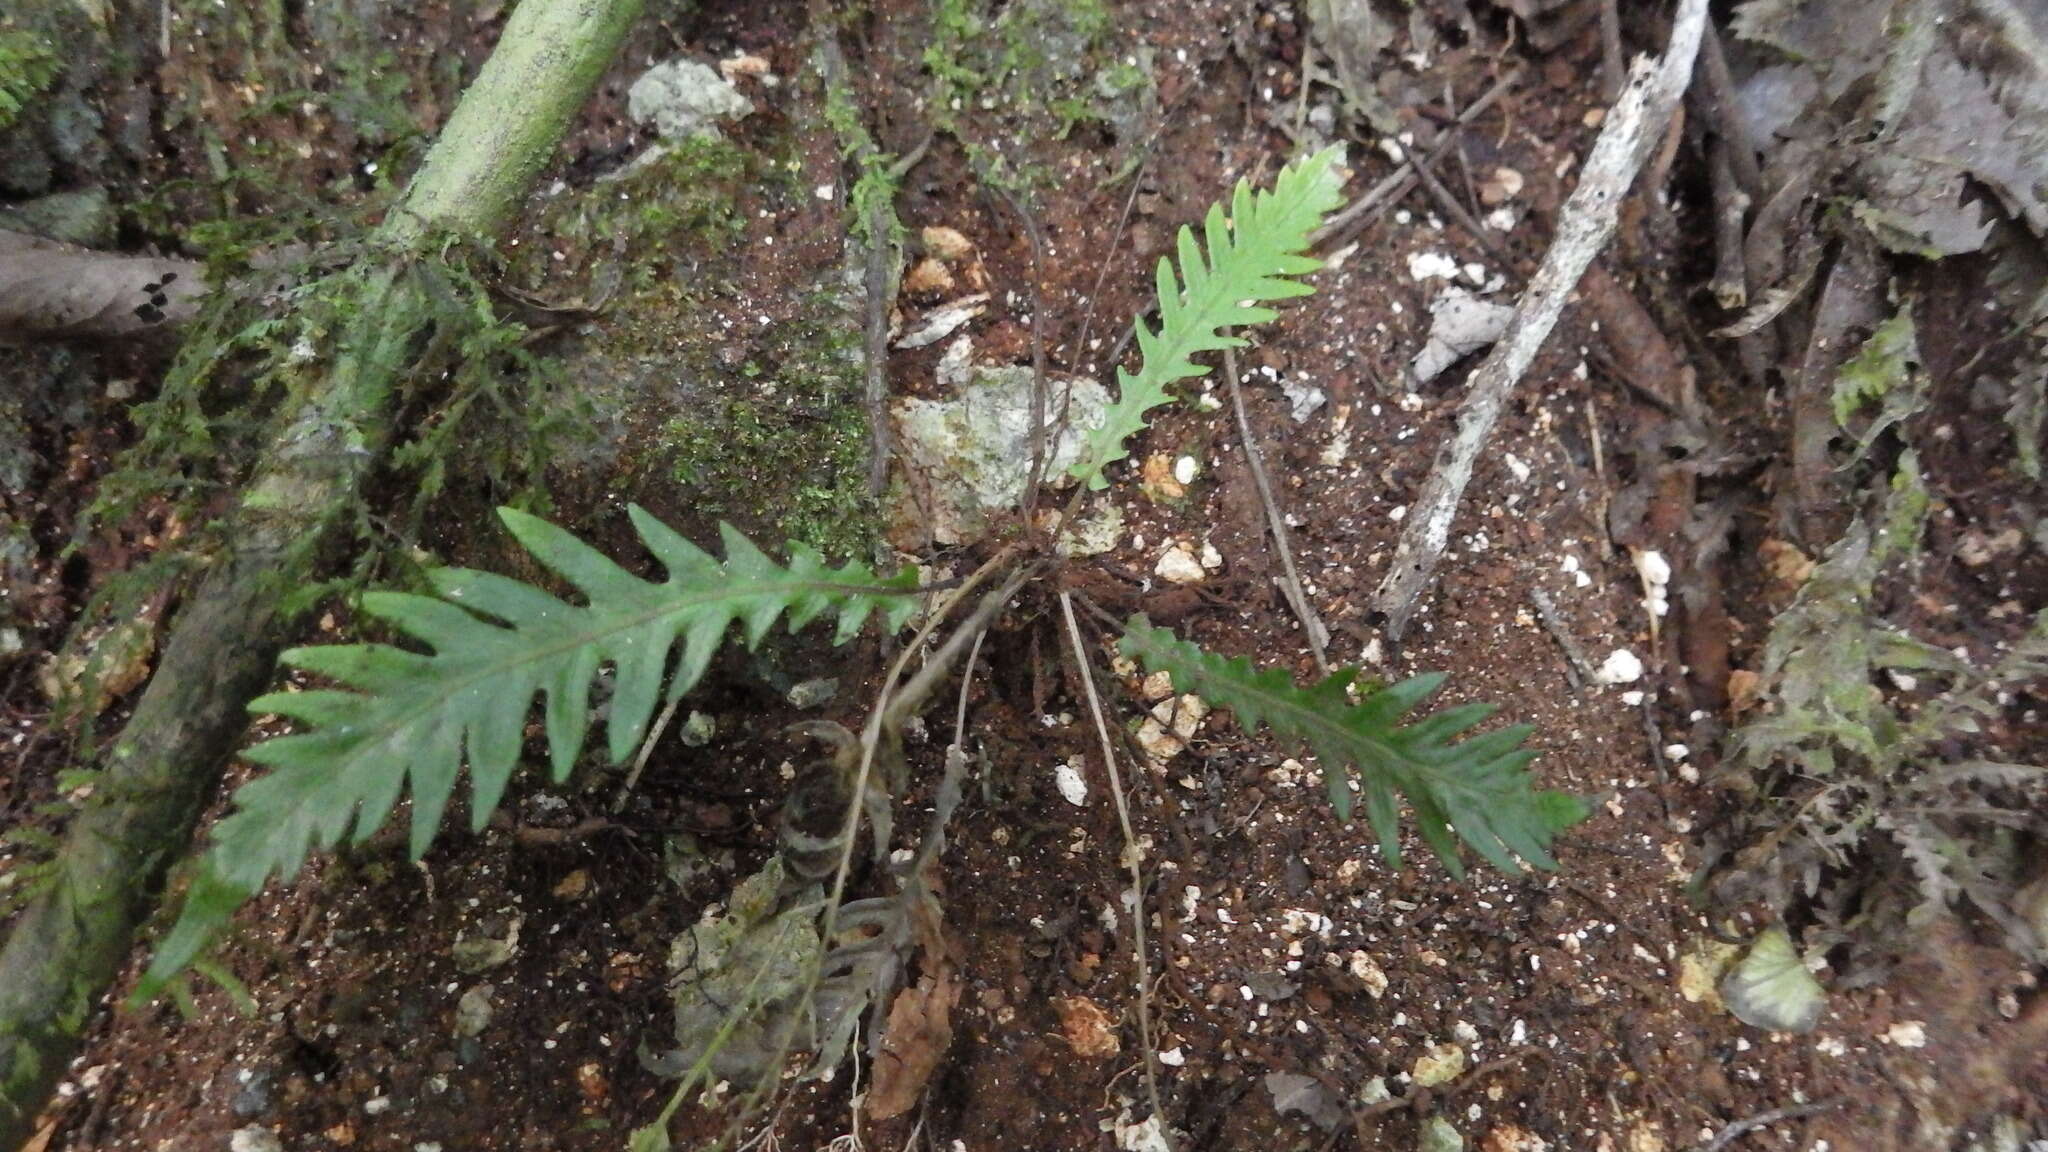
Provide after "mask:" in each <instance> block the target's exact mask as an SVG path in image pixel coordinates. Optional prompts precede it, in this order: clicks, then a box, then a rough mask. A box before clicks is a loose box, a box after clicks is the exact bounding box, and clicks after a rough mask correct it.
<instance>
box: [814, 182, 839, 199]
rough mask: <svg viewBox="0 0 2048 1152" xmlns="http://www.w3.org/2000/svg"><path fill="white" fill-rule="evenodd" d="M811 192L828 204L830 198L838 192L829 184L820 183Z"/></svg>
mask: <svg viewBox="0 0 2048 1152" xmlns="http://www.w3.org/2000/svg"><path fill="white" fill-rule="evenodd" d="M812 194H813V195H815V196H816V197H817V198H818V199H820V200H823V201H824V202H825V203H827V204H830V203H831V202H832V198H833V197H834V196H836V195H838V194H839V193H838V190H837V189H836V188H834V187H833V186H832V185H830V184H820V185H818V187H817V188H816V189H815V190H814V191H813V193H812Z"/></svg>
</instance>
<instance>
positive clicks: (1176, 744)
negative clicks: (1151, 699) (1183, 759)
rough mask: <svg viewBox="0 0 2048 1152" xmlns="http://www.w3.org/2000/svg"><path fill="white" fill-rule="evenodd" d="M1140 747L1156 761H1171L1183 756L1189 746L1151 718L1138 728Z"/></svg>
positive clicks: (1148, 717)
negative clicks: (1183, 751) (1182, 753)
mask: <svg viewBox="0 0 2048 1152" xmlns="http://www.w3.org/2000/svg"><path fill="white" fill-rule="evenodd" d="M1138 747H1140V748H1143V749H1144V750H1145V755H1147V756H1150V757H1151V758H1152V759H1154V760H1161V761H1164V760H1171V759H1173V758H1174V757H1175V756H1178V755H1180V754H1181V752H1182V750H1183V749H1185V748H1186V747H1187V745H1185V744H1183V743H1181V741H1180V738H1179V737H1177V736H1175V735H1174V734H1173V733H1171V732H1168V731H1167V730H1166V726H1165V725H1163V724H1161V723H1160V722H1159V721H1157V720H1155V719H1153V718H1152V717H1150V716H1147V717H1146V718H1145V722H1144V723H1143V724H1140V725H1139V726H1138Z"/></svg>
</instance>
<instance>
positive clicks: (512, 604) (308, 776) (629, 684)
mask: <svg viewBox="0 0 2048 1152" xmlns="http://www.w3.org/2000/svg"><path fill="white" fill-rule="evenodd" d="M499 515H500V516H501V517H502V518H503V520H504V522H505V525H506V527H507V528H508V529H510V530H511V532H512V535H513V536H514V537H515V538H516V539H518V541H519V542H520V544H522V545H524V546H525V548H526V550H527V551H529V552H531V553H532V554H533V555H534V557H535V558H536V559H538V560H539V561H540V562H541V563H542V564H544V565H546V566H547V567H548V568H549V569H551V570H552V571H553V572H554V573H555V574H556V575H558V576H560V577H561V578H562V579H563V580H565V581H567V582H568V583H569V584H570V585H572V586H573V587H574V588H575V589H576V591H577V592H578V593H579V594H580V596H581V598H582V600H583V603H580V604H573V603H570V602H569V601H566V600H562V599H560V598H557V597H556V596H553V595H551V594H549V593H548V592H545V591H543V590H541V589H539V588H536V587H534V586H533V585H530V584H523V583H521V582H519V581H517V580H512V579H509V578H507V577H504V576H498V575H494V574H492V573H489V572H478V571H473V570H470V569H464V568H447V569H441V570H438V571H436V572H433V573H431V575H430V579H431V580H432V582H433V586H434V591H435V592H436V593H438V598H437V597H433V596H417V595H412V594H408V593H400V592H372V593H368V594H366V595H365V596H364V597H363V598H362V609H363V611H365V612H367V613H368V614H370V615H372V616H375V617H377V618H379V619H382V620H384V621H387V622H388V623H390V624H391V625H393V626H394V627H396V628H397V629H398V630H399V631H401V632H403V633H404V634H406V635H407V636H409V637H411V638H412V639H414V640H416V641H418V642H419V644H420V645H422V646H423V647H425V648H427V649H430V650H431V652H422V651H413V650H410V649H406V648H399V647H394V646H391V645H384V644H343V645H329V646H324V647H316V648H294V649H292V650H290V651H288V652H286V653H284V655H283V657H282V658H281V659H282V662H283V663H285V664H288V665H290V666H292V667H295V668H299V669H302V670H304V671H307V672H312V673H315V674H317V675H319V676H321V677H323V678H325V679H328V680H332V681H334V682H336V683H337V684H339V685H341V686H342V687H341V688H338V689H319V690H314V691H306V692H277V693H272V694H270V695H267V696H263V697H260V698H258V699H256V700H253V701H251V702H250V704H249V708H250V710H251V711H252V712H257V713H263V714H269V715H275V716H284V717H288V718H290V719H292V720H295V721H297V722H298V723H299V725H300V727H301V730H300V731H298V732H295V733H293V734H291V735H287V736H280V737H277V738H276V739H272V740H266V741H264V742H263V743H261V744H258V745H256V746H255V747H253V748H250V749H249V750H248V751H247V752H246V753H245V755H246V756H247V757H248V759H250V760H253V761H255V762H256V763H258V764H262V765H264V766H266V767H268V768H270V769H272V771H270V772H269V773H267V774H265V775H263V776H260V777H258V778H256V779H255V780H252V781H250V782H249V783H247V784H245V785H243V786H242V787H241V789H240V790H238V791H237V792H236V793H235V804H236V809H235V811H234V812H233V813H232V814H230V815H229V816H228V817H226V818H225V819H223V820H222V821H221V822H220V823H219V824H218V825H217V826H216V827H215V828H214V832H213V844H212V846H211V848H210V849H209V851H208V852H207V854H206V856H205V858H204V859H203V860H202V861H201V862H200V865H199V873H198V875H197V876H195V878H194V881H193V884H192V887H191V890H190V892H189V893H188V895H187V898H186V902H185V906H184V909H183V911H182V913H181V915H180V918H179V921H178V923H177V924H176V926H175V927H174V928H173V929H172V931H171V933H170V934H169V936H168V937H167V938H166V940H165V941H164V943H163V945H162V947H161V948H160V949H159V950H158V952H157V955H156V957H155V960H154V962H153V963H152V965H151V968H150V971H149V974H148V979H147V981H146V985H147V986H146V987H145V989H144V992H143V994H144V995H148V994H150V993H151V990H152V989H154V988H155V987H158V986H160V985H161V982H162V981H163V980H164V979H166V978H168V977H169V976H171V975H172V974H174V973H176V972H177V971H178V970H180V969H181V968H183V967H184V966H185V965H186V964H188V963H189V962H190V961H191V960H192V958H193V957H194V956H196V955H197V953H198V951H199V949H200V948H201V947H203V946H204V945H205V943H206V941H207V940H208V939H209V938H210V937H211V936H212V934H213V932H214V931H215V930H216V929H217V928H218V927H219V926H220V925H221V924H222V923H223V922H225V920H226V919H227V917H228V916H229V915H231V914H232V913H233V912H234V909H235V908H236V907H238V906H239V905H240V904H241V903H242V902H243V901H244V900H246V899H247V898H248V897H249V896H251V895H253V894H254V893H255V892H257V891H258V890H260V889H261V888H262V887H263V885H264V884H265V883H267V882H268V881H269V880H270V879H271V878H272V877H274V876H289V875H291V874H293V873H295V872H297V871H298V870H299V867H300V865H302V864H303V863H304V862H305V859H306V856H307V854H308V853H309V852H310V851H312V850H313V849H314V848H320V847H326V846H329V845H332V844H335V843H337V842H339V841H340V840H341V839H342V838H343V837H344V836H345V835H347V834H348V833H349V831H350V830H351V828H353V830H354V834H355V838H356V839H357V840H359V841H360V840H362V839H364V838H365V837H367V836H369V835H370V834H371V833H373V832H375V831H376V830H377V829H378V828H379V827H380V826H382V824H383V823H384V820H385V817H386V816H388V815H389V814H390V812H391V809H392V806H393V805H394V804H396V803H397V801H398V797H399V794H400V792H401V790H402V789H404V788H405V787H407V786H408V785H409V786H410V788H411V791H412V800H413V805H412V836H411V847H412V853H413V855H414V856H415V857H417V856H419V855H420V854H422V853H424V852H425V851H426V849H427V846H428V845H429V844H430V843H431V842H432V841H433V838H434V835H435V833H436V832H437V831H438V830H439V828H440V824H441V816H442V813H443V812H444V811H445V810H446V808H447V805H448V801H449V798H450V797H451V795H452V794H453V793H454V790H455V779H456V776H457V775H458V773H459V772H460V770H461V767H462V765H463V763H464V761H465V760H466V761H467V762H468V764H469V772H470V781H471V804H470V808H471V811H470V816H471V822H472V823H473V825H474V826H475V827H477V828H481V827H483V824H484V822H485V821H486V820H487V819H489V817H490V815H491V812H492V810H493V809H495V808H496V807H497V805H498V800H499V798H500V797H501V796H502V795H503V794H504V791H505V786H506V783H507V781H508V780H509V779H510V777H511V774H512V769H513V766H514V765H515V764H516V763H517V762H518V760H519V752H520V748H521V745H522V744H524V742H525V733H526V721H527V716H528V714H529V713H530V712H532V710H533V704H534V697H535V695H536V694H540V695H544V696H545V697H546V703H545V705H544V707H543V709H542V711H543V718H544V724H543V727H544V729H545V731H546V734H547V743H548V754H549V760H550V763H551V766H552V770H553V775H554V778H555V780H557V781H560V780H562V779H563V778H565V777H566V776H567V775H568V773H569V770H570V769H571V768H572V767H573V766H574V765H575V763H576V760H577V757H578V756H579V754H580V753H581V751H582V749H583V742H584V737H585V735H586V733H587V731H588V729H589V727H590V722H591V709H590V694H591V681H592V680H593V679H594V678H596V676H597V674H598V670H599V669H600V668H603V667H606V666H609V667H610V668H611V669H612V670H613V680H614V683H613V686H612V692H611V699H610V710H609V718H608V719H607V721H606V725H605V727H606V732H607V736H608V738H609V739H608V745H609V746H608V749H607V751H608V753H609V756H610V759H611V762H612V763H615V764H616V763H619V762H621V761H623V760H624V759H625V758H626V757H627V756H628V755H629V754H631V753H632V751H633V750H634V749H635V748H636V747H637V746H638V745H639V743H640V740H641V738H642V736H643V735H644V734H645V733H646V731H647V725H648V721H649V718H650V717H651V716H652V715H653V713H654V709H655V706H656V704H657V703H658V702H660V701H661V700H662V699H663V691H662V683H663V680H664V676H665V674H667V673H668V670H669V665H670V657H671V655H672V654H674V653H675V650H676V649H677V647H678V644H680V649H681V651H680V654H679V656H678V657H677V659H676V661H675V671H674V673H673V674H672V675H667V676H666V679H667V683H668V688H667V695H666V699H669V700H673V699H675V698H677V697H680V696H681V695H683V694H684V693H686V692H688V691H689V690H690V689H691V688H693V687H695V686H696V684H697V681H698V679H699V678H700V677H702V676H703V674H704V670H705V668H706V667H707V666H709V664H710V662H711V658H712V657H713V655H715V654H716V653H717V651H718V648H719V645H720V644H722V643H723V642H724V640H725V636H726V632H727V631H728V630H729V628H730V627H731V625H732V624H733V623H734V622H738V623H739V624H740V625H741V633H742V636H743V637H744V639H745V641H746V643H747V645H748V646H749V647H752V646H754V645H756V644H758V643H759V642H760V641H761V639H762V638H763V637H764V636H766V635H767V634H768V631H769V630H770V629H771V628H773V627H774V626H775V622H776V621H777V620H778V619H781V618H783V617H785V616H786V617H787V618H788V621H789V627H790V630H791V631H794V630H796V629H798V628H801V627H803V626H804V625H805V624H807V623H809V622H811V621H812V620H815V619H817V618H818V617H819V616H821V615H825V614H828V613H830V614H836V615H837V616H838V620H839V624H838V635H837V637H836V641H837V642H840V643H843V642H845V641H846V640H847V639H849V638H851V637H852V636H853V635H854V634H855V633H856V632H858V631H859V630H860V627H861V625H862V623H863V622H864V621H866V619H867V618H868V616H869V614H870V613H872V612H875V611H876V610H879V611H880V614H881V617H882V619H883V621H884V623H885V625H886V626H887V627H889V628H891V629H895V628H899V627H901V626H902V624H903V623H904V621H905V620H906V619H908V617H909V616H910V614H911V613H912V612H913V611H914V610H915V609H916V603H917V601H916V598H915V597H914V596H912V595H910V593H911V592H912V591H914V586H915V574H914V573H911V572H906V573H904V574H903V575H902V576H899V577H887V578H885V577H879V576H876V575H874V574H873V573H871V572H869V571H868V570H866V569H864V568H861V567H859V566H858V565H853V564H848V565H846V566H845V567H842V568H833V567H830V566H828V565H827V564H826V563H825V561H824V560H823V559H822V558H821V557H820V556H819V555H818V553H817V552H816V551H814V550H812V549H810V548H808V547H805V546H802V545H792V546H791V549H790V562H789V564H788V566H787V567H784V566H782V565H778V564H777V563H775V561H773V560H771V559H770V558H769V557H768V556H767V555H765V554H764V553H762V552H761V550H760V549H758V548H756V547H754V545H753V544H752V543H750V542H749V541H748V540H747V539H746V537H744V536H742V535H740V534H739V533H738V532H737V531H735V530H734V529H732V528H730V527H725V528H723V529H722V531H723V534H724V537H725V559H724V560H723V561H722V562H721V561H719V560H717V559H714V558H713V557H711V556H710V555H709V554H707V553H705V552H704V551H702V550H701V549H699V548H698V547H697V546H696V545H694V544H691V543H690V542H689V541H688V540H685V539H684V538H683V537H682V536H680V535H678V534H677V533H676V532H675V531H674V530H673V529H671V528H669V527H668V526H667V525H665V524H663V523H662V522H661V521H659V520H657V519H655V518H654V517H653V516H651V515H649V514H648V513H647V512H646V511H644V510H643V509H640V508H638V507H634V508H632V509H631V515H632V519H633V525H634V527H635V528H637V529H638V530H639V532H640V537H641V539H642V540H643V541H645V542H646V545H647V548H648V551H650V552H651V553H653V555H654V557H655V558H656V559H657V560H659V561H660V562H661V563H662V565H663V566H664V567H666V568H667V570H668V578H667V579H666V580H663V581H660V582H658V583H657V582H653V581H648V580H642V579H640V578H639V577H637V576H634V575H633V574H631V573H629V572H627V571H626V570H625V569H623V568H621V567H619V566H618V565H617V564H614V563H613V562H612V561H611V560H610V559H608V558H606V557H605V556H604V554H602V553H600V552H598V551H597V550H596V549H594V548H592V547H590V546H589V545H587V544H585V543H583V542H582V541H581V540H578V539H577V538H576V537H575V536H573V535H571V534H570V533H568V532H566V531H564V530H563V529H561V528H557V527H556V526H554V525H552V524H550V523H548V522H547V521H545V520H541V519H539V518H537V517H534V516H529V515H527V514H525V513H523V512H518V511H515V510H513V509H509V508H507V509H500V511H499Z"/></svg>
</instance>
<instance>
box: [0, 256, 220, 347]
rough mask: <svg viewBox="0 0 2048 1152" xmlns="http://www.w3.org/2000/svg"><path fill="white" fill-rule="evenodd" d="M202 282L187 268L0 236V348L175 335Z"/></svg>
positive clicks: (202, 290)
mask: <svg viewBox="0 0 2048 1152" xmlns="http://www.w3.org/2000/svg"><path fill="white" fill-rule="evenodd" d="M205 276H206V270H205V268H203V267H202V266H200V265H199V264H196V263H194V262H192V261H190V260H166V259H162V258H159V257H156V256H133V255H128V254H126V253H119V252H95V251H93V250H92V249H90V248H79V247H75V246H73V245H70V244H59V243H57V242H56V241H54V240H45V239H43V238H42V237H40V236H31V235H29V234H27V233H25V232H8V231H5V230H0V340H10V339H12V340H25V339H53V338H58V339H78V338H93V337H126V336H138V335H141V334H143V333H146V332H153V331H156V330H158V329H163V328H175V327H177V326H178V325H180V324H182V323H184V322H185V321H187V320H190V319H191V318H192V317H193V316H194V315H196V314H197V313H198V311H199V302H200V300H201V299H203V298H204V297H205V295H206V279H205Z"/></svg>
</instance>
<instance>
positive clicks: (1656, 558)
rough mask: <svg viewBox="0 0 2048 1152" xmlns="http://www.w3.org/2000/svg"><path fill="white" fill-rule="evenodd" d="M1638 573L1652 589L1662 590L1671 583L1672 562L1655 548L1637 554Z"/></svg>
mask: <svg viewBox="0 0 2048 1152" xmlns="http://www.w3.org/2000/svg"><path fill="white" fill-rule="evenodd" d="M1636 571H1637V572H1638V573H1639V574H1641V576H1642V578H1643V583H1645V584H1648V585H1649V586H1650V587H1652V588H1662V587H1663V586H1664V585H1666V584H1669V583H1671V562H1670V561H1668V560H1666V559H1664V554H1663V553H1662V552H1659V551H1657V550H1656V549H1654V548H1653V549H1650V550H1648V551H1645V552H1638V553H1636Z"/></svg>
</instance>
